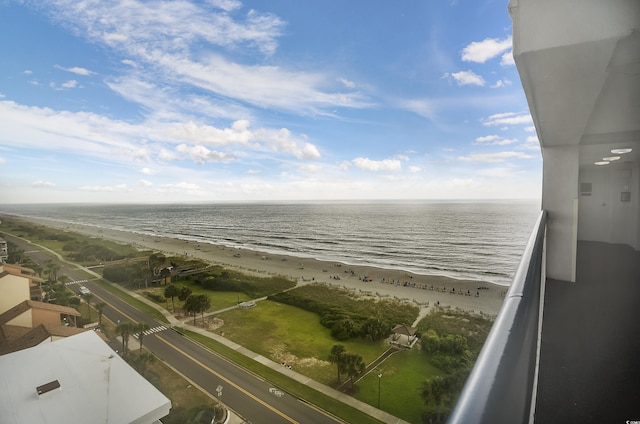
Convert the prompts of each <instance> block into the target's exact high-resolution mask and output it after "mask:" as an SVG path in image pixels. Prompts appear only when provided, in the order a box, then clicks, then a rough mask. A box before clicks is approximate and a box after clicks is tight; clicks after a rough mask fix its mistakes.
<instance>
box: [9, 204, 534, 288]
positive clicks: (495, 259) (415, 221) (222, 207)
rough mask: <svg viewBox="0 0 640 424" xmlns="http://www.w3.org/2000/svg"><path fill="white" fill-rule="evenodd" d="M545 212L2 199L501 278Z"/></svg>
mask: <svg viewBox="0 0 640 424" xmlns="http://www.w3.org/2000/svg"><path fill="white" fill-rule="evenodd" d="M539 211H540V203H539V201H484V202H478V201H449V202H444V201H404V202H402V201H378V202H374V201H370V202H369V201H368V202H364V201H363V202H332V203H326V202H305V203H276V202H274V203H216V204H174V205H167V204H162V205H78V204H64V205H63V204H43V205H0V213H8V214H16V215H22V216H25V217H38V218H49V219H54V220H57V221H61V222H68V223H82V224H88V225H93V226H96V227H102V228H105V229H116V230H122V231H130V232H135V233H139V234H147V235H156V236H169V237H176V238H181V239H186V240H192V241H198V242H200V243H212V244H221V245H225V246H230V247H241V248H245V249H252V250H256V251H261V252H266V253H282V254H288V255H293V256H300V257H312V258H316V259H321V260H330V261H338V262H343V263H346V264H352V265H371V266H377V267H381V268H392V269H400V270H406V271H411V272H414V273H417V274H426V275H430V274H437V275H445V276H449V277H453V278H465V279H476V280H483V281H490V282H494V283H497V284H502V285H509V284H510V283H511V280H512V278H513V275H514V274H515V271H516V268H517V266H518V263H519V261H520V257H521V255H522V252H523V250H524V247H525V245H526V243H527V240H528V239H529V236H530V234H531V231H532V229H533V226H534V224H535V221H536V218H537V217H538V214H539Z"/></svg>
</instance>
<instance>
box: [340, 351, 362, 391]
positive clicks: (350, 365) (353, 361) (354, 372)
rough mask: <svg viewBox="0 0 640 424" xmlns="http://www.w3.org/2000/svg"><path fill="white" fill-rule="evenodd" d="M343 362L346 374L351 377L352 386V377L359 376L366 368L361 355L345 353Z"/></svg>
mask: <svg viewBox="0 0 640 424" xmlns="http://www.w3.org/2000/svg"><path fill="white" fill-rule="evenodd" d="M344 362H345V367H346V371H347V375H348V376H349V378H350V379H351V387H353V383H354V380H353V379H354V378H355V377H357V376H359V375H360V374H362V373H363V372H364V370H365V369H366V368H367V367H366V365H365V364H364V361H363V360H362V356H360V355H356V354H354V353H347V354H345V355H344Z"/></svg>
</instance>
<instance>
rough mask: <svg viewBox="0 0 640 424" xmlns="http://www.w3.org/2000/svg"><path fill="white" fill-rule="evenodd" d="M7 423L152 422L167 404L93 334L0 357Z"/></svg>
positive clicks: (1, 405)
mask: <svg viewBox="0 0 640 424" xmlns="http://www.w3.org/2000/svg"><path fill="white" fill-rule="evenodd" d="M0 369H2V373H0V391H1V392H2V396H0V417H2V418H1V421H2V422H3V423H7V424H30V423H68V424H72V423H78V424H84V423H90V422H93V423H105V424H109V423H113V424H115V423H136V424H143V423H157V422H159V420H160V419H161V418H162V417H164V416H166V415H168V414H169V411H170V409H171V401H170V400H169V399H167V397H166V396H164V395H163V394H162V393H160V392H159V391H158V390H157V389H156V388H155V387H153V385H151V383H149V382H148V381H147V380H145V379H144V378H143V377H142V376H140V375H139V374H138V373H137V372H136V371H135V370H134V369H133V368H131V367H130V366H129V365H128V364H127V363H126V362H125V361H124V360H123V359H122V358H121V357H120V356H118V354H116V353H115V352H114V351H113V350H112V349H111V348H110V347H109V346H108V345H107V344H106V343H105V342H104V341H102V339H100V337H99V336H98V335H97V334H96V333H95V332H93V331H87V332H85V333H82V334H78V335H75V336H71V337H67V338H64V339H61V340H57V341H54V342H52V343H45V344H42V345H39V346H35V347H32V348H29V349H24V350H21V351H18V352H14V353H9V354H7V355H3V356H0Z"/></svg>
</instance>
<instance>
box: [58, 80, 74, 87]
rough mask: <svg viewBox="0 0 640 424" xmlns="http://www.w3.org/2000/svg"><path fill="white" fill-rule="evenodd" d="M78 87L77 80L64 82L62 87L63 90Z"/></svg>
mask: <svg viewBox="0 0 640 424" xmlns="http://www.w3.org/2000/svg"><path fill="white" fill-rule="evenodd" d="M77 86H78V81H76V80H69V81H67V82H63V83H62V85H61V87H62V88H76V87H77Z"/></svg>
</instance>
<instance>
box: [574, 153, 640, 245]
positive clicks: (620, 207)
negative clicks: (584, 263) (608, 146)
mask: <svg viewBox="0 0 640 424" xmlns="http://www.w3.org/2000/svg"><path fill="white" fill-rule="evenodd" d="M639 174H640V173H639V170H638V164H631V163H628V164H620V165H617V166H602V167H598V168H591V169H583V170H581V171H580V183H581V184H582V183H591V186H592V192H591V196H584V195H580V202H579V205H580V206H579V222H578V240H585V241H601V242H606V243H616V244H626V245H628V246H631V247H633V248H634V249H640V244H639V238H638V236H639V227H638V226H639V224H640V213H639V211H640V208H639V205H640V201H639V196H640V177H639ZM622 193H629V194H630V199H629V201H623V200H622V196H623V195H622Z"/></svg>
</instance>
